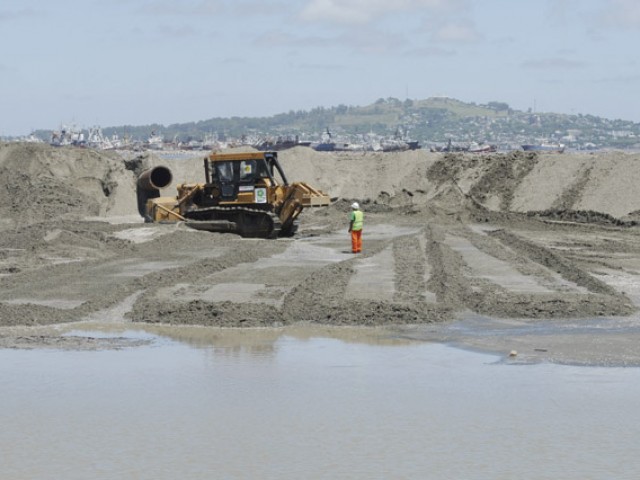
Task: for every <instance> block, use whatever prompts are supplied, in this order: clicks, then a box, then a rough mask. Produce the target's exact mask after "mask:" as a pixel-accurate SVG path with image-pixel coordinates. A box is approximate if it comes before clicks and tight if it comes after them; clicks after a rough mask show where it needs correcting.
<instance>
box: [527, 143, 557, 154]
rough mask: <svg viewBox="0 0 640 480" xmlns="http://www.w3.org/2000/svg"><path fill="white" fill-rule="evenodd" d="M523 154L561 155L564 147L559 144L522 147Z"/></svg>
mask: <svg viewBox="0 0 640 480" xmlns="http://www.w3.org/2000/svg"><path fill="white" fill-rule="evenodd" d="M522 149H523V150H524V151H525V152H545V153H562V152H564V145H563V144H561V143H540V144H528V145H522Z"/></svg>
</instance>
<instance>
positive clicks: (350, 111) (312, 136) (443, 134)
mask: <svg viewBox="0 0 640 480" xmlns="http://www.w3.org/2000/svg"><path fill="white" fill-rule="evenodd" d="M327 129H329V130H330V131H331V132H332V134H333V135H334V136H336V137H341V138H344V139H345V140H347V141H358V139H360V138H362V137H363V136H364V135H366V134H375V135H382V136H389V135H393V134H394V133H397V132H398V130H399V129H400V130H401V131H402V132H403V133H404V134H405V135H408V136H409V137H411V139H413V140H419V141H420V142H421V143H422V144H423V145H431V144H442V143H445V142H447V141H449V140H451V141H453V142H459V143H465V142H466V143H469V142H478V143H483V142H484V143H492V144H496V145H499V146H501V147H502V148H509V147H510V146H518V145H520V144H522V143H536V142H542V141H546V142H560V143H564V144H566V145H567V146H568V147H569V148H580V149H587V148H638V147H640V124H639V123H634V122H631V121H625V120H609V119H605V118H601V117H595V116H592V115H566V114H556V113H543V112H531V111H529V112H523V111H518V110H514V109H511V108H510V107H509V105H508V104H506V103H504V102H498V101H494V102H489V103H488V104H483V105H479V104H475V103H465V102H462V101H460V100H456V99H453V98H447V97H432V98H427V99H424V100H409V99H407V100H404V101H402V100H399V99H397V98H386V99H383V98H381V99H378V100H377V101H376V102H374V103H372V104H371V105H366V106H350V105H338V106H334V107H317V108H313V109H311V110H308V111H307V110H298V111H293V110H291V111H289V112H286V113H281V114H277V115H274V116H271V117H231V118H220V117H213V118H210V119H208V120H202V121H197V122H189V123H180V124H172V125H158V124H152V125H139V126H131V125H123V126H114V127H108V128H103V131H104V133H105V134H106V135H112V134H118V135H119V136H121V137H122V136H125V135H126V136H127V137H129V138H133V139H137V140H144V139H146V138H147V137H148V136H149V135H150V134H151V132H156V133H158V134H161V135H163V136H164V138H165V139H166V140H167V141H173V140H177V141H181V142H187V141H190V140H202V139H203V138H205V137H206V136H216V137H218V138H220V139H225V138H227V139H228V138H236V139H239V138H245V139H251V138H260V137H274V136H279V135H280V136H284V135H286V136H296V135H297V136H298V137H299V138H300V139H303V140H318V139H319V138H320V136H321V134H322V133H323V132H324V131H326V130H327ZM39 133H40V135H41V136H45V135H47V133H48V132H39Z"/></svg>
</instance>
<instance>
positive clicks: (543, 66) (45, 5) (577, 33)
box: [0, 0, 640, 136]
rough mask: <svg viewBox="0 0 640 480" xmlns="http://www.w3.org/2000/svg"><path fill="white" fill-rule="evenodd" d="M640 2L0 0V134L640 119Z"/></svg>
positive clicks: (598, 0)
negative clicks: (182, 126)
mask: <svg viewBox="0 0 640 480" xmlns="http://www.w3.org/2000/svg"><path fill="white" fill-rule="evenodd" d="M638 45H640V2H639V1H638V0H393V1H391V0H289V1H284V0H262V1H258V0H182V1H170V0H102V1H95V0H83V1H80V0H75V1H74V0H57V1H54V2H45V1H42V0H1V1H0V136H11V135H26V134H28V133H30V132H31V131H33V130H35V129H58V128H60V126H61V125H63V124H65V125H69V124H74V125H77V126H79V127H84V128H87V127H90V126H94V125H99V126H102V127H110V126H120V125H146V124H151V123H158V124H163V125H169V124H172V123H183V122H191V121H199V120H206V119H209V118H212V117H232V116H251V117H257V116H271V115H275V114H278V113H283V112H288V111H291V110H310V109H312V108H315V107H331V106H337V105H340V104H344V105H369V104H371V103H373V102H375V101H376V100H377V99H379V98H388V97H394V98H398V99H401V100H405V99H407V98H410V99H414V100H415V99H425V98H429V97H434V96H448V97H452V98H456V99H458V100H462V101H465V102H475V103H488V102H490V101H498V102H506V103H508V104H509V105H510V106H511V107H512V108H515V109H518V110H528V109H529V108H531V109H532V110H535V111H540V112H557V113H568V114H579V113H581V114H591V115H598V116H602V117H606V118H611V119H624V120H632V121H635V122H640V92H639V91H638V90H640V88H639V87H640V52H639V49H638Z"/></svg>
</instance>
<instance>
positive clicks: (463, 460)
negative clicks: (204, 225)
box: [0, 325, 640, 480]
mask: <svg viewBox="0 0 640 480" xmlns="http://www.w3.org/2000/svg"><path fill="white" fill-rule="evenodd" d="M127 328H128V329H127ZM131 328H132V326H131V325H128V326H126V327H124V326H122V327H119V328H114V327H113V326H109V327H107V326H103V327H100V328H98V326H97V325H87V326H83V327H82V328H79V327H78V325H74V326H73V327H69V328H68V330H67V331H66V333H67V334H76V333H77V334H84V335H87V334H91V335H93V336H99V335H105V336H109V335H114V336H115V335H118V336H121V335H125V336H132V337H135V338H140V339H151V340H152V342H151V343H150V344H149V345H143V346H140V347H135V348H126V349H123V350H102V351H75V350H73V351H63V350H34V351H24V350H7V349H5V350H0V383H1V385H2V391H1V393H0V422H1V424H2V429H0V451H1V452H2V456H0V471H1V472H2V478H10V479H12V480H22V479H30V480H31V479H49V478H65V479H86V478H92V479H98V480H100V479H112V478H136V479H154V480H156V479H157V480H163V479H175V478H189V479H209V478H267V479H300V478H310V479H314V478H362V479H369V478H416V479H422V478H437V479H441V478H465V479H486V478H504V479H506V478H512V477H514V476H517V477H519V478H524V479H533V478H536V479H537V478H562V479H567V480H573V479H576V480H577V479H580V480H582V479H584V478H616V479H618V478H632V477H633V478H635V475H636V474H637V472H638V471H640V456H639V455H638V451H637V450H638V449H637V445H638V442H639V440H640V410H638V408H637V399H638V398H640V369H634V368H627V369H622V368H609V369H605V368H591V367H588V368H585V367H566V366H555V365H545V364H543V365H529V366H513V365H505V364H503V363H500V362H499V360H500V358H499V357H496V356H487V355H479V354H476V353H472V352H468V351H462V350H456V349H453V348H448V347H446V346H444V345H438V344H428V343H416V342H411V341H402V340H398V339H394V338H389V332H388V331H385V330H373V331H369V332H366V333H362V332H361V331H360V330H359V329H355V330H349V329H331V332H330V333H327V334H326V335H321V334H318V332H316V333H313V332H312V331H310V330H308V329H306V328H301V329H300V330H296V329H282V330H266V329H265V330H252V331H245V330H213V329H211V330H210V331H207V332H205V331H203V330H201V329H198V328H178V329H174V328H169V329H167V330H164V329H163V327H153V328H149V329H147V328H145V330H131ZM204 330H206V329H204ZM325 333H326V332H325ZM361 335H364V338H361ZM203 336H204V337H206V340H205V339H203ZM355 338H358V340H357V341H355V340H354V339H355Z"/></svg>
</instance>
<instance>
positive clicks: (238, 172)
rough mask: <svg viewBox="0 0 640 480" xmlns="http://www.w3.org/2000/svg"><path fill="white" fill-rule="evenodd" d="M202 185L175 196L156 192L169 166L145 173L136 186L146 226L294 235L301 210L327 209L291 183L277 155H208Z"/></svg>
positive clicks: (318, 194) (168, 177) (311, 191)
mask: <svg viewBox="0 0 640 480" xmlns="http://www.w3.org/2000/svg"><path fill="white" fill-rule="evenodd" d="M204 173H205V183H181V184H179V185H178V186H177V189H178V195H177V196H176V197H162V196H161V195H160V190H161V189H163V188H166V187H167V186H169V185H170V184H171V182H172V181H173V176H172V174H171V171H170V170H169V169H168V168H167V167H163V166H157V167H153V168H151V169H149V170H145V171H144V172H143V173H142V174H141V175H140V176H139V177H138V182H137V196H138V211H139V212H140V215H142V217H143V218H144V219H145V221H146V222H185V224H186V225H188V226H190V227H192V228H196V229H198V230H208V231H213V232H234V233H237V234H239V235H242V236H243V237H262V238H276V237H282V236H292V235H293V234H294V233H295V232H296V230H297V219H298V216H299V215H300V213H301V212H302V210H303V209H304V208H305V207H316V206H324V205H329V203H330V201H331V199H330V198H329V196H328V195H327V194H325V193H324V192H322V191H320V190H317V189H315V188H313V187H311V186H310V185H308V184H306V183H303V182H295V183H291V184H289V183H288V181H287V178H286V176H285V173H284V171H283V169H282V167H281V165H280V163H279V162H278V154H277V152H248V153H211V154H210V155H208V156H207V157H206V158H205V159H204Z"/></svg>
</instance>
